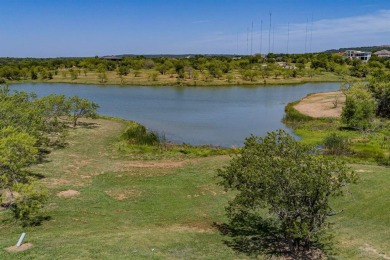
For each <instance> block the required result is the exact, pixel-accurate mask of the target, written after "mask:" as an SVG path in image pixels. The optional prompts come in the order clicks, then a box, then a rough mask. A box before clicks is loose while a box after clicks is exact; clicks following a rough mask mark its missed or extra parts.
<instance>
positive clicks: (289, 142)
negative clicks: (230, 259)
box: [218, 130, 355, 252]
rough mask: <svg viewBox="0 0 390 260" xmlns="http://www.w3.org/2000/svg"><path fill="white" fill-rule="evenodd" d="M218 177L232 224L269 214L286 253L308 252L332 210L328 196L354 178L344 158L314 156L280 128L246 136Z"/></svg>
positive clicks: (334, 193)
mask: <svg viewBox="0 0 390 260" xmlns="http://www.w3.org/2000/svg"><path fill="white" fill-rule="evenodd" d="M218 176H219V177H220V178H221V179H222V181H221V184H222V185H223V186H224V187H225V189H226V190H231V191H235V194H236V196H235V198H234V199H233V200H231V201H230V203H229V206H228V208H227V216H228V217H229V219H230V221H231V223H232V225H242V224H243V223H245V219H246V218H247V217H248V216H255V218H257V219H267V218H271V219H272V221H271V222H270V223H271V225H272V228H273V229H274V230H277V232H276V233H278V234H279V235H281V238H282V240H283V241H284V242H285V243H286V244H287V245H288V247H289V248H290V250H291V251H292V252H296V251H305V250H308V249H309V248H310V247H311V246H312V245H313V243H315V242H318V241H319V240H320V238H321V235H322V234H323V232H324V230H326V228H327V227H328V223H329V222H328V217H329V216H331V215H333V214H335V212H334V209H333V208H332V207H331V205H330V201H329V200H330V198H331V197H334V196H338V195H341V194H342V193H343V191H344V189H345V187H346V186H347V185H348V184H349V183H350V182H352V181H354V180H355V177H354V176H355V175H354V174H353V172H352V171H351V170H350V168H349V167H347V165H346V163H345V162H343V161H341V160H339V159H337V158H329V157H326V156H323V155H320V154H317V152H316V151H315V150H314V149H312V148H310V147H308V146H305V145H303V144H301V143H299V142H298V141H296V140H295V139H294V138H293V137H292V136H290V135H288V134H287V133H286V132H284V131H282V130H279V131H277V132H271V133H269V134H268V135H267V136H266V137H264V138H263V137H255V136H251V137H250V138H247V139H246V141H245V145H244V147H243V148H242V150H241V152H240V154H239V155H238V156H236V157H235V158H233V159H232V160H231V162H230V164H229V166H227V167H226V168H224V169H221V170H219V172H218ZM252 223H253V224H252V225H256V224H255V223H256V221H253V222H252ZM252 228H255V227H252ZM258 232H259V234H260V233H262V231H260V230H258ZM279 242H280V241H279Z"/></svg>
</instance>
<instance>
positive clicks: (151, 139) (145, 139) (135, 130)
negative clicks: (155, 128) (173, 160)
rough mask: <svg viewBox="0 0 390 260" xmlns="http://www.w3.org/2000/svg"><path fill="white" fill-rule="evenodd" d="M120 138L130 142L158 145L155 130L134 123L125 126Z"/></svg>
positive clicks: (158, 139) (158, 141)
mask: <svg viewBox="0 0 390 260" xmlns="http://www.w3.org/2000/svg"><path fill="white" fill-rule="evenodd" d="M122 139H124V140H126V141H127V142H129V143H130V144H140V145H158V144H160V138H159V135H158V134H157V133H156V132H149V131H148V130H147V129H146V127H144V126H143V125H140V124H137V123H134V124H131V125H130V126H128V127H127V129H126V130H125V131H124V133H123V134H122Z"/></svg>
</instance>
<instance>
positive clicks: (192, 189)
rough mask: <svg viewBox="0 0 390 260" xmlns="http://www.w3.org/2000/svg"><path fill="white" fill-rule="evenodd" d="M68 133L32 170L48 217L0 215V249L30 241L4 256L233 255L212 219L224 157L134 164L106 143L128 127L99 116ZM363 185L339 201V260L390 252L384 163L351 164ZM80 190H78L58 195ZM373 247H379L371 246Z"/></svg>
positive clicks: (221, 201)
mask: <svg viewBox="0 0 390 260" xmlns="http://www.w3.org/2000/svg"><path fill="white" fill-rule="evenodd" d="M94 122H96V125H92V127H91V128H90V129H88V128H78V129H76V130H75V131H72V132H71V134H70V136H69V138H68V140H71V141H70V144H69V147H67V148H66V149H62V150H57V151H54V152H53V153H52V154H51V155H50V156H49V158H48V159H49V160H48V162H47V163H44V164H42V165H38V166H36V167H35V171H36V172H40V173H43V174H44V175H45V176H47V178H46V179H44V180H43V181H44V182H45V183H46V184H47V185H48V186H49V189H50V194H51V197H50V201H49V204H48V206H47V208H46V213H47V214H48V215H50V216H51V217H52V219H51V220H50V221H47V222H44V223H43V225H42V226H39V227H33V228H26V229H22V228H20V227H18V226H17V225H16V224H14V223H10V222H8V221H7V218H6V215H5V214H4V213H0V230H1V236H0V248H5V247H8V246H11V245H14V244H15V243H16V241H17V239H18V237H19V235H20V233H21V232H22V231H26V232H27V237H26V242H31V243H33V245H34V246H33V248H31V249H29V250H27V251H24V252H19V253H8V252H6V251H5V250H0V259H96V258H100V259H102V258H103V259H130V258H131V259H237V258H244V257H245V256H244V255H240V254H237V253H236V252H234V251H233V250H232V249H230V248H229V247H227V246H226V245H225V244H224V243H223V241H224V240H225V239H227V238H225V237H222V236H221V235H220V234H219V233H218V231H216V230H215V229H214V228H213V227H212V223H213V222H223V221H224V220H225V218H224V206H225V205H226V202H227V200H228V197H229V196H228V195H227V194H224V192H223V191H222V189H221V188H220V187H218V186H216V185H215V183H216V179H215V177H214V176H215V169H217V168H220V167H222V166H223V165H226V163H227V162H228V160H229V157H227V156H216V157H207V158H197V159H188V158H187V159H186V158H184V159H183V158H182V157H180V158H177V159H176V160H175V159H174V158H172V159H170V160H169V161H167V160H164V161H161V160H153V159H150V158H149V160H148V161H134V158H131V156H128V157H124V156H123V155H121V154H119V153H118V152H117V150H115V149H114V148H113V146H111V145H110V144H111V143H112V142H113V140H114V139H113V138H115V136H116V135H118V134H119V133H120V131H121V130H122V129H123V127H124V125H123V123H121V122H116V121H108V120H103V119H100V120H97V121H94ZM354 168H356V169H359V170H362V169H364V170H369V171H372V172H361V173H359V174H360V175H361V182H360V184H358V185H355V186H353V187H352V191H353V193H352V195H351V196H348V197H346V198H341V199H338V200H337V201H336V205H337V207H338V208H345V212H344V213H342V214H340V215H339V216H337V217H336V220H338V224H337V225H336V231H337V232H336V235H337V236H336V241H337V243H336V246H337V251H339V252H340V253H339V256H338V257H339V258H340V259H359V258H360V259H380V253H384V254H387V256H389V255H390V245H389V243H388V241H390V232H389V228H388V227H389V226H390V216H389V214H387V211H388V209H389V208H390V200H389V199H388V196H386V193H387V187H389V185H390V171H389V169H388V168H383V167H375V166H361V165H355V166H354ZM68 189H74V190H78V191H80V192H81V194H80V195H79V196H77V197H72V198H58V197H57V196H56V194H57V192H59V191H63V190H68ZM375 250H376V251H375Z"/></svg>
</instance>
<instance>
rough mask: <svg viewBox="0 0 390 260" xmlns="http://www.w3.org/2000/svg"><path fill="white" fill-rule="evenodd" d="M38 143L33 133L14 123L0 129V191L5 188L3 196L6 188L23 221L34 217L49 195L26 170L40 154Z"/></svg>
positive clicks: (16, 217) (15, 211) (26, 222)
mask: <svg viewBox="0 0 390 260" xmlns="http://www.w3.org/2000/svg"><path fill="white" fill-rule="evenodd" d="M35 144H36V140H35V139H34V138H33V137H31V136H30V135H28V134H27V133H23V132H18V131H17V129H16V128H14V127H7V128H3V129H1V130H0V191H3V196H4V191H6V194H8V198H6V199H8V201H7V202H6V206H7V207H9V208H10V209H11V211H12V212H13V213H14V217H15V219H17V220H20V221H21V222H22V224H23V225H28V224H31V222H32V221H35V218H36V216H37V213H38V211H39V209H40V208H41V207H42V205H43V204H44V203H45V201H46V197H47V196H46V193H45V191H44V190H43V189H41V188H40V186H38V185H37V184H36V183H35V182H34V178H33V177H32V176H30V175H29V172H27V171H26V170H25V167H27V166H29V165H30V164H31V163H33V162H35V160H36V158H37V155H38V149H37V148H36V147H35ZM0 198H1V197H0ZM3 202H4V198H3Z"/></svg>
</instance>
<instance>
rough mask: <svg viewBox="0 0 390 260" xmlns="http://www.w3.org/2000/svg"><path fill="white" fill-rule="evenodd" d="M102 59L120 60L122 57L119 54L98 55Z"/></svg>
mask: <svg viewBox="0 0 390 260" xmlns="http://www.w3.org/2000/svg"><path fill="white" fill-rule="evenodd" d="M100 58H101V59H102V60H111V61H121V60H122V59H123V58H122V57H121V56H114V55H112V56H102V57H100Z"/></svg>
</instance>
